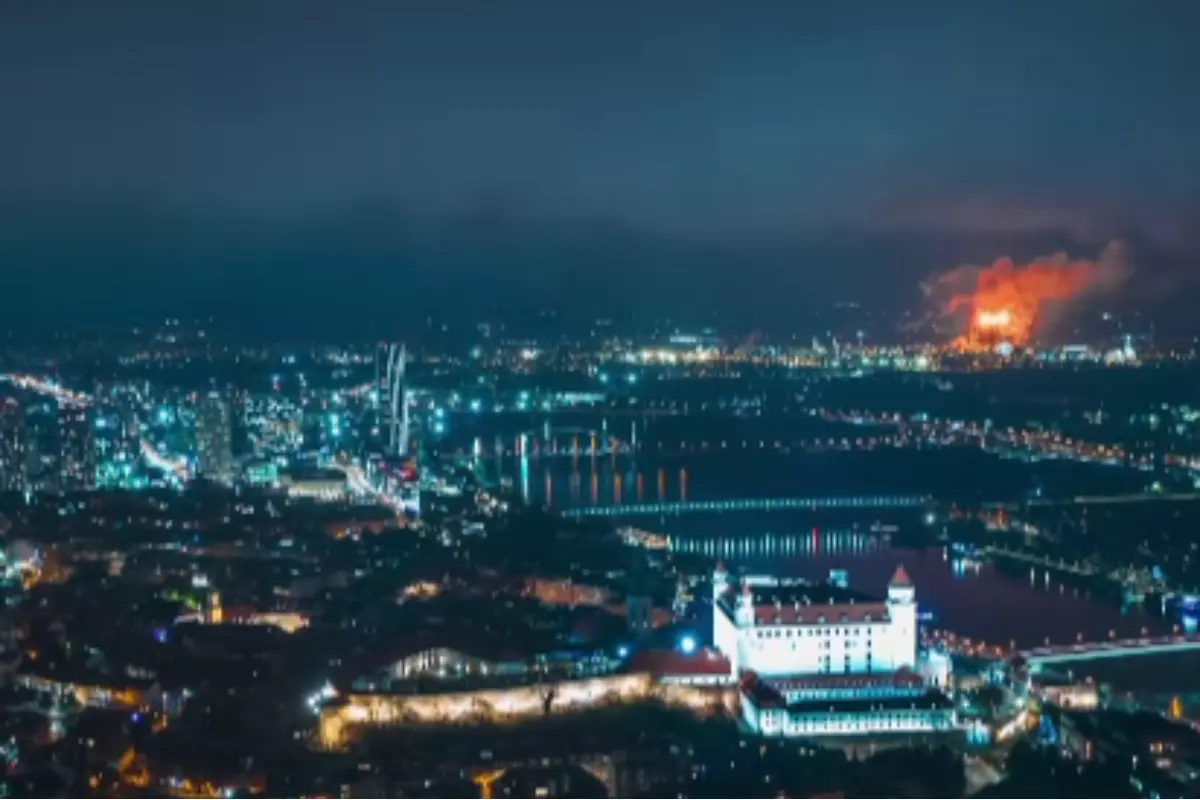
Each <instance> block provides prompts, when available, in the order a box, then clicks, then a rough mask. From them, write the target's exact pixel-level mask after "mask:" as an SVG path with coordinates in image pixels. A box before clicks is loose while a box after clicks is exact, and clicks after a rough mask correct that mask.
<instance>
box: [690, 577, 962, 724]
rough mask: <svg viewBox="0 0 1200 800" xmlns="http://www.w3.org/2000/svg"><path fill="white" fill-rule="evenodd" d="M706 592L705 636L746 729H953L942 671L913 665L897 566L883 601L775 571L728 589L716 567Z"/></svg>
mask: <svg viewBox="0 0 1200 800" xmlns="http://www.w3.org/2000/svg"><path fill="white" fill-rule="evenodd" d="M713 595H714V596H713V643H714V645H715V646H716V648H717V649H718V650H719V651H720V652H721V653H722V654H723V655H724V656H725V657H726V658H727V659H729V664H730V671H731V674H732V676H739V677H740V679H741V686H742V690H741V711H742V717H743V719H744V721H745V722H746V724H747V725H748V726H749V727H750V728H751V729H752V730H755V731H758V732H760V733H762V734H763V735H767V736H810V737H817V736H845V735H881V734H914V733H939V732H948V731H953V730H955V729H956V728H957V718H956V715H955V711H954V706H953V703H952V702H951V701H950V700H949V699H948V698H947V697H946V695H944V694H943V693H942V691H941V690H942V688H944V687H945V686H947V685H948V683H949V675H948V671H947V670H946V669H945V668H944V665H941V664H939V665H935V666H937V668H936V669H928V668H926V667H927V665H925V664H924V663H918V654H917V633H918V631H917V602H916V589H915V587H914V586H913V582H912V579H911V578H910V577H909V576H908V573H907V572H905V571H904V568H903V567H900V568H898V569H897V570H896V573H895V574H894V575H893V576H892V579H891V581H890V582H889V583H888V590H887V598H886V599H885V600H878V599H875V598H872V597H869V596H867V595H863V594H861V593H859V592H856V591H853V590H851V589H848V588H844V587H841V586H834V585H814V584H811V583H808V582H803V581H786V580H778V579H775V578H762V577H749V578H744V579H743V580H742V582H741V585H740V586H734V585H733V583H732V582H731V580H730V577H729V574H728V573H727V572H726V570H725V568H724V565H723V564H718V565H717V569H716V571H715V572H714V574H713ZM918 669H920V670H921V672H922V673H924V676H922V674H919V673H918Z"/></svg>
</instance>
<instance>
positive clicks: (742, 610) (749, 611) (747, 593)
mask: <svg viewBox="0 0 1200 800" xmlns="http://www.w3.org/2000/svg"><path fill="white" fill-rule="evenodd" d="M737 626H738V627H739V628H752V627H754V590H753V589H751V588H750V584H748V583H746V584H743V585H742V593H741V594H740V595H738V601H737Z"/></svg>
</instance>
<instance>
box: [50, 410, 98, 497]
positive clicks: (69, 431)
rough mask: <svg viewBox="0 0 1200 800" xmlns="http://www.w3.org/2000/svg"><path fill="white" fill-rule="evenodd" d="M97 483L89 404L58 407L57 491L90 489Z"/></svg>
mask: <svg viewBox="0 0 1200 800" xmlns="http://www.w3.org/2000/svg"><path fill="white" fill-rule="evenodd" d="M95 486H96V447H95V441H94V438H93V435H92V414H91V409H90V408H88V407H87V406H79V405H70V404H63V405H60V406H59V408H58V490H59V491H60V492H79V491H88V490H90V489H93V488H95Z"/></svg>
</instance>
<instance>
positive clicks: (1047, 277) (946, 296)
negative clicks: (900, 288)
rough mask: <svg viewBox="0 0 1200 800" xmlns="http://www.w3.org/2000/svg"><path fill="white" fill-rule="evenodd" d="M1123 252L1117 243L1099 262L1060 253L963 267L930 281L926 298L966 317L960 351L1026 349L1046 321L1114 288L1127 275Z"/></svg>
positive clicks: (946, 310) (959, 344)
mask: <svg viewBox="0 0 1200 800" xmlns="http://www.w3.org/2000/svg"><path fill="white" fill-rule="evenodd" d="M1126 275H1127V272H1126V268H1125V258H1124V248H1123V247H1122V246H1121V245H1120V244H1119V243H1113V244H1111V245H1109V246H1108V247H1107V248H1105V250H1104V253H1103V254H1102V255H1101V257H1100V258H1099V259H1098V260H1095V261H1092V260H1088V259H1070V258H1068V257H1067V256H1066V254H1063V253H1059V254H1057V255H1054V256H1050V257H1047V258H1038V259H1035V260H1034V261H1032V262H1030V263H1029V264H1023V265H1017V264H1015V263H1014V262H1013V260H1012V259H1011V258H1007V257H1005V258H1000V259H997V260H996V261H995V262H993V263H992V264H991V265H989V266H986V267H959V268H958V269H956V270H952V271H950V272H947V273H945V274H943V275H939V276H937V277H935V278H934V279H933V280H932V281H927V282H926V283H925V284H924V286H923V288H924V290H925V292H926V294H927V295H936V296H937V298H938V300H939V301H940V302H942V307H941V308H942V313H943V314H949V315H955V316H959V317H960V318H961V317H962V315H963V312H967V313H966V318H965V330H963V331H962V333H961V335H960V336H959V337H958V339H956V340H955V345H956V346H957V347H959V348H960V349H966V350H983V349H991V348H993V347H995V346H996V345H998V344H1000V343H1001V342H1008V343H1009V344H1011V345H1013V346H1014V347H1024V346H1025V345H1027V344H1029V342H1030V341H1031V340H1032V339H1033V338H1034V336H1035V335H1036V334H1037V333H1039V332H1040V331H1041V330H1042V329H1043V328H1045V326H1046V323H1047V317H1048V316H1052V314H1053V312H1054V311H1055V310H1056V309H1058V308H1061V306H1063V305H1064V304H1069V303H1071V302H1073V301H1075V300H1077V299H1078V298H1080V297H1082V296H1083V295H1085V294H1086V293H1087V292H1089V291H1090V290H1092V289H1105V288H1114V287H1116V286H1117V285H1119V284H1120V282H1121V281H1123V280H1124V278H1125V277H1126Z"/></svg>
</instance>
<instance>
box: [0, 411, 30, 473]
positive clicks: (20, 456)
mask: <svg viewBox="0 0 1200 800" xmlns="http://www.w3.org/2000/svg"><path fill="white" fill-rule="evenodd" d="M25 442H26V439H25V409H23V408H22V407H21V404H20V403H18V402H17V401H16V400H14V399H13V398H11V397H8V398H4V399H3V400H0V491H4V492H23V491H25V487H26V486H27V485H28V483H29V480H28V470H27V464H26V455H25Z"/></svg>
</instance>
